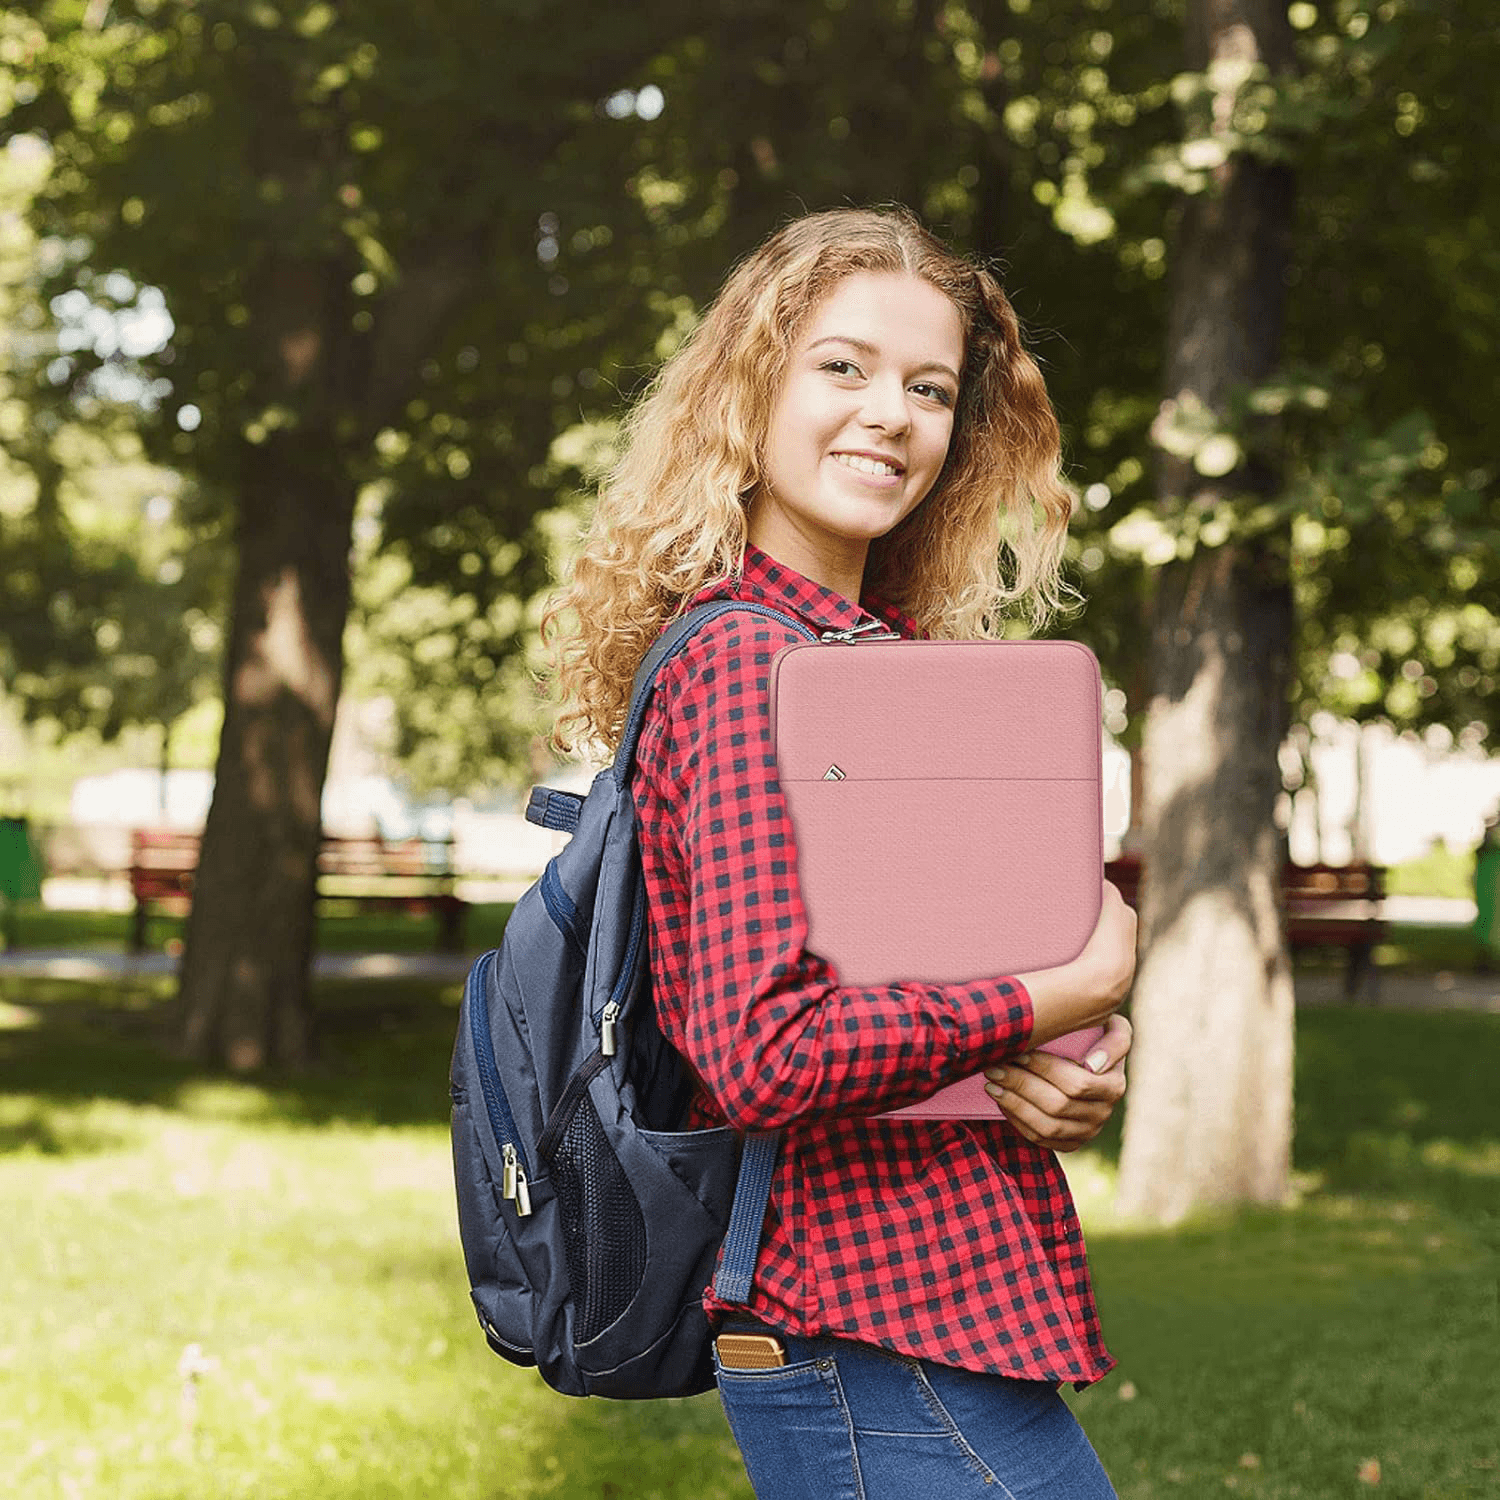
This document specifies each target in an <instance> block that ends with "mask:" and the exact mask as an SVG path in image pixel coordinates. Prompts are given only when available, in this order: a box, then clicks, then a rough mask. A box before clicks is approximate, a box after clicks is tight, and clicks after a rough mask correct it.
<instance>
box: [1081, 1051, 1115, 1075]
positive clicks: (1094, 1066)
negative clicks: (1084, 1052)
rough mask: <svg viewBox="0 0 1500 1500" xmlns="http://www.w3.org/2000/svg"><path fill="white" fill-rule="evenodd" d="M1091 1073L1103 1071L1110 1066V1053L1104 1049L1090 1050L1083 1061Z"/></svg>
mask: <svg viewBox="0 0 1500 1500" xmlns="http://www.w3.org/2000/svg"><path fill="white" fill-rule="evenodd" d="M1083 1065H1084V1067H1086V1068H1087V1069H1088V1070H1089V1072H1090V1073H1102V1072H1103V1071H1104V1070H1105V1068H1107V1067H1108V1066H1109V1053H1107V1052H1105V1051H1103V1050H1102V1049H1101V1050H1100V1051H1098V1052H1090V1053H1089V1055H1088V1056H1087V1057H1086V1058H1085V1059H1084V1061H1083Z"/></svg>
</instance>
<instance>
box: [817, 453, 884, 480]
mask: <svg viewBox="0 0 1500 1500" xmlns="http://www.w3.org/2000/svg"><path fill="white" fill-rule="evenodd" d="M833 456H834V457H835V458H836V459H837V460H838V461H839V462H840V463H841V464H843V465H844V466H845V467H846V468H850V469H858V470H859V472H860V473H861V474H874V475H877V476H878V477H879V478H882V479H887V478H890V477H891V476H892V475H895V474H899V473H900V472H901V470H900V469H898V468H897V467H896V466H895V464H888V463H886V462H885V461H884V459H879V458H866V457H865V456H864V455H863V454H862V453H835V454H834V455H833Z"/></svg>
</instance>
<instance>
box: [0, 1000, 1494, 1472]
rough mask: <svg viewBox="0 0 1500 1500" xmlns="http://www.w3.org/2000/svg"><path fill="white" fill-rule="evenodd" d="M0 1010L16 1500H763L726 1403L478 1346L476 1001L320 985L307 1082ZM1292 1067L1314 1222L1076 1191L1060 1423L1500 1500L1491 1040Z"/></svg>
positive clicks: (131, 1016) (86, 1026)
mask: <svg viewBox="0 0 1500 1500" xmlns="http://www.w3.org/2000/svg"><path fill="white" fill-rule="evenodd" d="M0 998H3V1001H4V1002H5V1003H7V1004H9V1005H10V1006H12V1007H13V1008H15V1009H17V1010H19V1011H21V1012H23V1013H24V1014H25V1015H26V1016H29V1017H33V1018H34V1020H32V1022H31V1023H30V1024H28V1025H26V1026H23V1027H21V1028H18V1029H17V1028H12V1029H8V1030H6V1029H0V1217H3V1220H4V1222H5V1224H6V1226H7V1235H6V1253H7V1319H6V1320H5V1322H4V1324H3V1325H0V1454H4V1455H5V1456H6V1457H5V1459H4V1460H0V1479H3V1481H4V1487H3V1493H4V1494H5V1495H6V1497H7V1500H9V1497H10V1496H12V1495H15V1496H17V1497H19V1500H43V1497H46V1500H52V1497H54V1496H57V1495H67V1496H77V1497H78V1500H201V1497H202V1496H204V1495H208V1494H212V1495H215V1496H219V1495H222V1496H246V1497H253V1500H264V1497H275V1496H287V1497H291V1496H296V1497H299V1500H300V1497H303V1496H317V1497H320V1500H322V1497H338V1500H387V1497H388V1500H397V1497H400V1500H407V1497H416V1500H493V1497H498V1496H500V1495H504V1496H506V1497H507V1500H510V1497H516V1500H526V1497H538V1500H540V1497H544V1496H546V1497H564V1500H570V1497H574V1496H577V1497H585V1496H589V1497H600V1500H604V1497H615V1500H640V1497H642V1496H645V1495H657V1496H660V1497H662V1500H749V1489H748V1486H747V1485H746V1483H745V1480H744V1478H743V1475H742V1473H741V1470H740V1468H739V1463H738V1459H737V1456H736V1454H735V1452H734V1448H733V1444H732V1441H731V1439H730V1437H729V1434H728V1431H727V1428H726V1427H725V1424H724V1421H723V1417H722V1415H721V1413H720V1411H719V1408H718V1405H717V1402H716V1400H715V1398H714V1397H713V1396H712V1395H709V1396H704V1397H699V1398H695V1399H694V1400H691V1401H686V1402H675V1403H645V1404H639V1403H608V1402H576V1401H570V1400H568V1399H567V1398H564V1397H560V1396H556V1395H554V1394H553V1393H551V1392H549V1391H547V1390H546V1389H545V1387H543V1386H542V1384H541V1383H540V1381H539V1380H538V1378H537V1377H536V1375H535V1374H534V1372H530V1371H524V1370H517V1369H513V1368H511V1367H509V1366H507V1365H505V1364H503V1363H502V1362H501V1361H499V1360H497V1359H496V1358H495V1357H494V1356H493V1355H491V1354H490V1353H489V1351H488V1350H487V1349H486V1348H485V1346H484V1343H483V1339H482V1338H481V1336H480V1334H479V1331H478V1327H477V1324H476V1322H475V1319H474V1317H473V1313H472V1311H471V1309H470V1306H469V1303H468V1298H467V1284H466V1281H465V1278H464V1272H463V1267H462V1260H461V1256H460V1252H459V1248H458V1241H457V1234H456V1230H455V1223H454V1218H455V1215H454V1206H453V1189H452V1181H451V1168H450V1163H449V1155H448V1142H447V1131H446V1114H447V1091H446V1082H447V1064H448V1052H449V1049H450V1048H451V1045H452V1038H453V1027H454V1022H455V1006H456V1003H457V987H456V986H453V985H443V986H440V987H434V986H423V985H407V984H402V983H400V982H396V981H392V982H389V983H386V982H382V983H381V984H378V985H373V986H361V985H341V986H330V985H320V986H319V988H318V993H317V1006H318V1011H319V1018H320V1035H321V1037H322V1039H323V1042H324V1047H323V1053H322V1056H321V1058H320V1060H319V1061H318V1062H317V1063H316V1065H315V1066H314V1067H313V1068H312V1069H310V1070H309V1071H308V1072H307V1073H306V1074H305V1075H303V1076H299V1077H282V1076H273V1075H270V1074H266V1075H260V1076H253V1077H250V1078H239V1077H230V1076H228V1075H226V1074H223V1073H220V1072H217V1071H214V1070H207V1069H203V1068H198V1067H195V1066H193V1065H191V1064H188V1063H185V1062H183V1061H181V1060H180V1059H175V1058H173V1057H172V1056H170V1055H169V1054H168V1053H166V1052H165V1051H163V1050H162V1043H163V1042H164V1040H169V1039H170V1035H171V1027H170V1024H169V1023H170V1017H171V1010H170V1005H171V1001H170V993H169V991H162V990H159V989H158V990H155V991H150V990H148V991H147V992H142V991H141V990H140V989H139V988H138V987H132V988H131V989H130V990H129V992H128V993H127V994H124V995H113V994H110V993H108V992H104V993H87V992H85V991H84V990H83V989H82V988H80V987H78V986H66V985H64V986H60V987H59V986H50V987H49V986H47V985H46V984H42V983H40V982H38V985H37V988H36V991H33V990H31V989H25V988H17V987H15V986H12V987H10V988H6V989H0ZM1476 1022H1478V1023H1481V1024H1478V1025H1476V1024H1474V1023H1476ZM1301 1044H1302V1045H1301V1055H1300V1057H1299V1077H1298V1098H1299V1119H1300V1123H1301V1129H1302V1137H1301V1138H1300V1140H1299V1149H1298V1156H1299V1172H1298V1177H1297V1181H1298V1184H1299V1196H1298V1199H1297V1201H1296V1202H1295V1203H1294V1204H1293V1205H1292V1206H1290V1207H1288V1208H1287V1209H1284V1210H1262V1211H1256V1212H1252V1213H1221V1214H1217V1215H1205V1216H1203V1217H1202V1218H1200V1219H1197V1220H1194V1221H1193V1222H1191V1223H1188V1224H1185V1225H1181V1226H1178V1227H1176V1228H1174V1229H1172V1230H1154V1231H1149V1232H1147V1231H1144V1230H1142V1229H1141V1228H1140V1227H1139V1226H1132V1225H1129V1224H1126V1223H1123V1222H1121V1221H1120V1220H1119V1219H1118V1218H1117V1217H1115V1216H1114V1214H1113V1210H1112V1207H1111V1200H1112V1197H1113V1189H1114V1179H1115V1174H1116V1170H1117V1168H1116V1155H1117V1151H1118V1132H1117V1128H1112V1132H1111V1136H1110V1137H1108V1138H1106V1140H1105V1141H1104V1142H1103V1143H1102V1144H1100V1145H1097V1146H1095V1147H1091V1148H1090V1149H1089V1150H1087V1151H1084V1152H1080V1153H1076V1154H1074V1155H1072V1156H1070V1157H1068V1158H1066V1159H1065V1167H1066V1170H1067V1172H1068V1175H1069V1178H1070V1181H1071V1182H1072V1183H1073V1186H1074V1191H1075V1194H1076V1196H1077V1198H1078V1200H1079V1203H1080V1206H1081V1209H1082V1211H1083V1214H1084V1220H1085V1228H1086V1231H1087V1234H1088V1238H1089V1245H1090V1252H1091V1259H1092V1262H1093V1265H1094V1269H1095V1278H1096V1282H1097V1286H1098V1291H1099V1297H1100V1303H1101V1307H1102V1310H1103V1315H1104V1325H1105V1331H1106V1335H1107V1337H1108V1340H1109V1343H1110V1346H1111V1348H1112V1349H1113V1350H1114V1352H1115V1354H1116V1356H1117V1358H1118V1359H1119V1360H1120V1370H1119V1372H1118V1373H1117V1374H1116V1375H1115V1376H1112V1377H1111V1378H1109V1379H1107V1380H1105V1381H1104V1382H1102V1383H1101V1384H1100V1385H1098V1386H1096V1387H1092V1388H1090V1389H1089V1390H1087V1391H1084V1392H1082V1393H1080V1394H1077V1395H1073V1394H1070V1396H1069V1399H1070V1400H1071V1401H1073V1402H1074V1404H1075V1406H1076V1408H1077V1410H1078V1411H1079V1413H1080V1415H1081V1417H1082V1418H1083V1420H1084V1422H1085V1424H1086V1426H1087V1428H1088V1431H1089V1434H1090V1437H1091V1438H1092V1439H1093V1440H1094V1442H1095V1444H1096V1446H1097V1447H1098V1448H1099V1449H1100V1452H1101V1454H1102V1455H1103V1457H1104V1458H1105V1461H1106V1463H1107V1465H1108V1467H1109V1468H1110V1471H1111V1473H1112V1475H1113V1476H1114V1477H1115V1479H1116V1485H1117V1488H1118V1490H1119V1493H1120V1495H1121V1500H1159V1497H1161V1496H1183V1497H1184V1500H1199V1497H1202V1496H1206V1495H1211V1494H1222V1493H1225V1492H1226V1491H1237V1492H1238V1493H1240V1494H1244V1495H1255V1496H1258V1497H1262V1500H1329V1497H1331V1496H1336V1495H1344V1494H1349V1495H1353V1494H1357V1493H1362V1492H1363V1486H1362V1485H1361V1482H1360V1481H1359V1479H1358V1475H1359V1473H1360V1472H1361V1465H1365V1464H1367V1463H1369V1462H1371V1461H1375V1460H1378V1461H1379V1463H1380V1465H1381V1473H1382V1475H1383V1479H1382V1486H1381V1491H1380V1492H1381V1493H1383V1494H1386V1495H1389V1496H1393V1497H1401V1500H1419V1497H1431V1500H1481V1497H1484V1496H1488V1495H1491V1494H1493V1493H1494V1492H1495V1490H1496V1489H1497V1488H1500V1470H1497V1469H1495V1468H1490V1467H1485V1465H1491V1464H1494V1463H1496V1462H1497V1461H1500V1455H1497V1453H1496V1444H1495V1439H1494V1434H1493V1432H1492V1430H1491V1428H1492V1423H1491V1422H1490V1421H1489V1420H1488V1416H1487V1414H1492V1413H1493V1411H1494V1410H1495V1409H1496V1408H1497V1407H1500V1385H1497V1375H1496V1370H1495V1362H1494V1359H1493V1351H1494V1344H1495V1336H1496V1331H1495V1328H1494V1311H1493V1309H1494V1287H1495V1256H1494V1251H1495V1249H1496V1244H1495V1239H1494V1235H1495V1227H1496V1226H1497V1225H1500V1202H1497V1196H1496V1194H1497V1178H1500V1145H1497V1130H1496V1118H1495V1117H1496V1111H1495V1110H1494V1108H1493V1105H1492V1104H1491V1094H1492V1090H1491V1089H1490V1086H1489V1084H1488V1080H1489V1079H1490V1078H1493V1077H1494V1076H1495V1074H1496V1072H1497V1065H1500V1058H1497V1056H1496V1048H1497V1045H1500V1024H1497V1022H1496V1021H1495V1019H1494V1018H1488V1017H1468V1016H1451V1015H1441V1016H1431V1017H1425V1016H1424V1017H1410V1016H1406V1017H1403V1016H1400V1015H1396V1014H1388V1013H1381V1012H1376V1011H1371V1010H1368V1009H1361V1010H1357V1011H1343V1010H1339V1009H1336V1008H1326V1009H1320V1010H1319V1011H1318V1012H1317V1013H1316V1014H1315V1015H1309V1016H1306V1017H1304V1018H1303V1021H1302V1026H1301ZM7 1091H8V1092H7ZM1486 1319H1488V1322H1486ZM1127 1398H1128V1399H1127Z"/></svg>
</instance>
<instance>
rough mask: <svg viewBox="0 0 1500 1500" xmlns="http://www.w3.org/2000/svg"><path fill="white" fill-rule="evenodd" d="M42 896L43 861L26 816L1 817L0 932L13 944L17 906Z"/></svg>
mask: <svg viewBox="0 0 1500 1500" xmlns="http://www.w3.org/2000/svg"><path fill="white" fill-rule="evenodd" d="M41 896H42V861H41V858H40V857H39V856H38V854H37V851H36V845H35V844H34V843H33V842H32V839H31V829H30V827H29V826H28V824H27V822H26V819H25V818H0V933H3V935H4V938H5V946H6V947H7V948H14V947H15V946H16V907H17V906H19V905H20V904H21V902H23V901H39V900H41Z"/></svg>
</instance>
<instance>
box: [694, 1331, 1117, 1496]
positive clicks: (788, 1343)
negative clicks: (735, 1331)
mask: <svg viewBox="0 0 1500 1500" xmlns="http://www.w3.org/2000/svg"><path fill="white" fill-rule="evenodd" d="M777 1336H778V1337H779V1338H780V1339H781V1342H782V1344H783V1345H784V1346H785V1348H786V1355H787V1362H786V1364H785V1365H783V1366H781V1367H780V1368H778V1369H771V1370H726V1369H724V1368H723V1367H722V1366H720V1365H718V1363H717V1358H716V1360H715V1367H716V1370H717V1374H718V1381H719V1396H720V1398H721V1399H722V1401H723V1403H724V1410H725V1412H726V1414H727V1415H728V1417H729V1425H730V1427H731V1428H732V1429H733V1430H734V1436H735V1441H736V1442H738V1443H739V1445H740V1452H741V1454H742V1455H743V1456H744V1459H745V1468H746V1469H747V1470H748V1472H749V1475H750V1483H751V1484H752V1485H753V1486H754V1487H755V1494H756V1497H757V1500H924V1497H926V1496H934V1497H939V1500H965V1497H967V1496H971V1495H972V1496H984V1497H986V1500H1114V1494H1115V1492H1114V1489H1113V1487H1112V1486H1111V1485H1110V1482H1109V1479H1108V1478H1107V1477H1106V1475H1105V1473H1104V1469H1103V1468H1102V1467H1101V1465H1100V1463H1099V1459H1098V1457H1097V1455H1096V1454H1095V1453H1094V1450H1093V1448H1092V1447H1091V1446H1090V1444H1089V1440H1088V1439H1087V1438H1086V1437H1085V1436H1084V1435H1083V1429H1082V1428H1081V1427H1080V1426H1079V1425H1078V1423H1077V1421H1076V1420H1075V1419H1074V1416H1073V1414H1072V1412H1070V1411H1069V1410H1068V1408H1067V1406H1066V1405H1065V1404H1064V1402H1063V1399H1062V1397H1061V1396H1059V1395H1058V1393H1057V1387H1056V1386H1055V1385H1053V1384H1051V1383H1050V1382H1048V1381H1040V1380H1011V1379H1008V1378H1006V1377H1005V1376H1003V1375H976V1374H974V1373H972V1372H971V1371H968V1370H954V1369H950V1368H948V1367H947V1366H945V1365H935V1364H932V1363H930V1362H929V1361H927V1360H921V1359H913V1358H910V1357H909V1356H906V1355H901V1354H892V1353H890V1352H889V1351H888V1350H884V1349H877V1348H874V1347H872V1346H870V1345H867V1344H855V1343H849V1342H847V1341H845V1340H843V1339H830V1338H815V1339H802V1338H792V1337H789V1336H787V1335H784V1334H779V1335H777Z"/></svg>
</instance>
